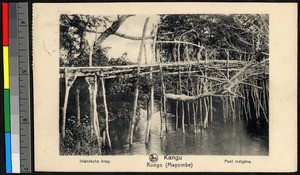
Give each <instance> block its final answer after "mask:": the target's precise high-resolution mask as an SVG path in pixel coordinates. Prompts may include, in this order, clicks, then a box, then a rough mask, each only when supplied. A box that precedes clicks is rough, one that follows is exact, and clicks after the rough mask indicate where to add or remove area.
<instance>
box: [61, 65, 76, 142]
mask: <svg viewBox="0 0 300 175" xmlns="http://www.w3.org/2000/svg"><path fill="white" fill-rule="evenodd" d="M68 72H69V71H68V69H67V68H66V70H65V87H66V92H65V98H64V106H63V117H62V138H63V139H64V138H65V137H66V124H67V123H66V120H67V108H68V101H69V94H70V89H71V87H72V85H73V83H74V82H75V80H76V76H70V75H69V73H68Z"/></svg>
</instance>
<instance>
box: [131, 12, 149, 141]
mask: <svg viewBox="0 0 300 175" xmlns="http://www.w3.org/2000/svg"><path fill="white" fill-rule="evenodd" d="M148 21H149V17H148V18H146V20H145V23H144V28H143V35H142V41H141V44H140V49H139V54H138V60H137V62H138V70H137V76H138V79H137V81H136V86H135V91H134V101H133V114H132V118H131V122H130V128H129V131H130V132H129V145H132V143H133V132H134V127H135V123H136V111H137V102H138V96H139V74H140V69H141V68H140V64H141V59H142V53H143V47H144V44H145V36H146V30H147V25H148Z"/></svg>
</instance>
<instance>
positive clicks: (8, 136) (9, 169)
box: [2, 3, 12, 173]
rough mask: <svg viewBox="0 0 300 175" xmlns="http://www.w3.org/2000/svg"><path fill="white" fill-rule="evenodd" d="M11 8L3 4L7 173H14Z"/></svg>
mask: <svg viewBox="0 0 300 175" xmlns="http://www.w3.org/2000/svg"><path fill="white" fill-rule="evenodd" d="M8 28H9V6H8V3H2V32H3V33H2V38H3V41H2V43H3V75H4V130H5V164H6V173H12V157H11V156H12V153H11V127H10V75H9V55H8V54H9V50H8V48H9V30H8Z"/></svg>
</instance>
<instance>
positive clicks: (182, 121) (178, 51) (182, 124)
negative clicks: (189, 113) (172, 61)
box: [177, 43, 185, 133]
mask: <svg viewBox="0 0 300 175" xmlns="http://www.w3.org/2000/svg"><path fill="white" fill-rule="evenodd" d="M177 57H178V79H179V93H180V94H182V86H181V71H180V44H179V43H178V47H177ZM181 127H182V133H185V126H184V102H183V101H182V102H181Z"/></svg>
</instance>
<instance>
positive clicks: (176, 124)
mask: <svg viewBox="0 0 300 175" xmlns="http://www.w3.org/2000/svg"><path fill="white" fill-rule="evenodd" d="M175 120H176V121H175V130H176V131H177V130H178V101H176V113H175Z"/></svg>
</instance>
